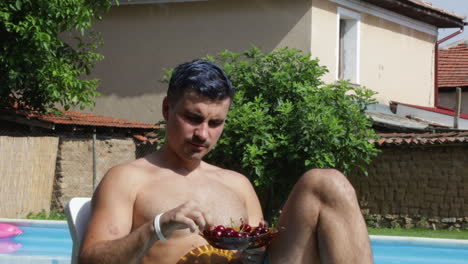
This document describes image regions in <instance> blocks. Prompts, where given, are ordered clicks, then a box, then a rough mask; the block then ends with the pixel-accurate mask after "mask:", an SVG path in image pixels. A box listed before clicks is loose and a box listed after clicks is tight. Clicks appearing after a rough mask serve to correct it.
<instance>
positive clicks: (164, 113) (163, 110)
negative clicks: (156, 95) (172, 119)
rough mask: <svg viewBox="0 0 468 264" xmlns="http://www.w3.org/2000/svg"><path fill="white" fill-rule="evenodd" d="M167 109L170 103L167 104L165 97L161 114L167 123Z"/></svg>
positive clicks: (167, 100)
mask: <svg viewBox="0 0 468 264" xmlns="http://www.w3.org/2000/svg"><path fill="white" fill-rule="evenodd" d="M169 108H170V103H169V99H168V98H167V96H166V97H164V100H163V103H162V114H163V117H164V120H165V121H167V119H168V118H169Z"/></svg>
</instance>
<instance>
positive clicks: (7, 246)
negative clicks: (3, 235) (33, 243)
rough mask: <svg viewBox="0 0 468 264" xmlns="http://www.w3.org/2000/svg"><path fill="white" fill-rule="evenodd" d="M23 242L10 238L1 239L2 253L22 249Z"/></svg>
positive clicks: (0, 250)
mask: <svg viewBox="0 0 468 264" xmlns="http://www.w3.org/2000/svg"><path fill="white" fill-rule="evenodd" d="M22 246H23V244H21V243H18V242H15V241H12V240H10V239H5V240H0V254H6V253H11V252H14V251H16V250H18V249H20V248H21V247H22Z"/></svg>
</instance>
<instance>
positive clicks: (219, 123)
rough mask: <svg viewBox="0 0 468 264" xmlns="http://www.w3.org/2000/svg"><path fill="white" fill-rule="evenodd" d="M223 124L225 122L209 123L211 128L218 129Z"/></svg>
mask: <svg viewBox="0 0 468 264" xmlns="http://www.w3.org/2000/svg"><path fill="white" fill-rule="evenodd" d="M222 124H223V121H210V122H208V125H209V126H210V127H217V126H220V125H222Z"/></svg>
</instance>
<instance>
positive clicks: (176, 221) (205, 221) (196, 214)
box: [159, 201, 213, 238]
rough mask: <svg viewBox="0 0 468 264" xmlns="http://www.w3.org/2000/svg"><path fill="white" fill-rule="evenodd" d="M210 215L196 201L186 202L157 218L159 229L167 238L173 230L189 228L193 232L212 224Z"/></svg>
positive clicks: (207, 227)
mask: <svg viewBox="0 0 468 264" xmlns="http://www.w3.org/2000/svg"><path fill="white" fill-rule="evenodd" d="M211 219H212V218H211V215H210V214H209V213H208V212H207V211H205V210H203V209H202V208H201V207H200V205H199V203H198V202H196V201H189V202H186V203H184V204H182V205H180V206H178V207H176V208H174V209H172V210H170V211H167V212H165V213H164V214H163V215H162V216H161V218H160V219H159V225H160V226H161V231H162V232H163V235H164V236H165V237H166V238H169V237H170V236H171V235H172V234H173V233H174V231H176V230H179V229H186V228H189V229H190V232H192V233H194V232H196V231H197V230H198V231H203V230H205V229H209V228H210V227H211V226H213V223H212V220H211Z"/></svg>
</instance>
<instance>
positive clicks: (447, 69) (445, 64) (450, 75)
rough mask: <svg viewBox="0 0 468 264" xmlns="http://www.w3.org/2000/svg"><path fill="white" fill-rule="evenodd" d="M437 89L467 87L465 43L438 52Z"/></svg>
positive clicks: (467, 58) (467, 47) (467, 53)
mask: <svg viewBox="0 0 468 264" xmlns="http://www.w3.org/2000/svg"><path fill="white" fill-rule="evenodd" d="M438 70H439V85H438V86H439V87H463V86H468V46H467V45H466V43H461V44H458V45H457V46H455V47H451V48H448V49H441V50H439V67H438Z"/></svg>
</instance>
